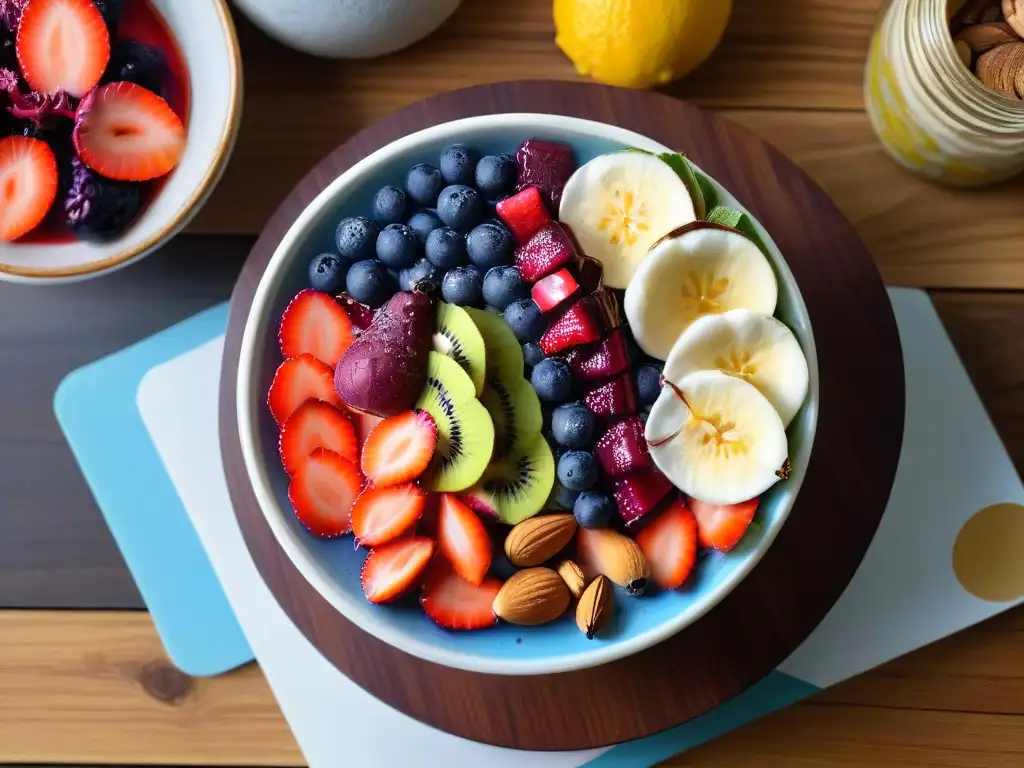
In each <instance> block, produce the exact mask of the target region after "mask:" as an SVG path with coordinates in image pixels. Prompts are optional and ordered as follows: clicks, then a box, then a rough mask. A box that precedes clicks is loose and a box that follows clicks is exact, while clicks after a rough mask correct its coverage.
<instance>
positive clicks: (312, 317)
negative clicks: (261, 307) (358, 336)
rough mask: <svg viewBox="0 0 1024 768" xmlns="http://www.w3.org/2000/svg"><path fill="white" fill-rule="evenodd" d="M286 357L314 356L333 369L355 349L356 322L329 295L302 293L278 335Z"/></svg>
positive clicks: (308, 291) (282, 320)
mask: <svg viewBox="0 0 1024 768" xmlns="http://www.w3.org/2000/svg"><path fill="white" fill-rule="evenodd" d="M277 338H278V342H279V344H280V346H281V354H282V355H284V357H286V358H288V357H298V356H299V355H303V354H310V355H312V356H313V357H315V358H316V359H317V360H319V361H320V362H321V363H324V364H326V365H329V366H331V368H333V367H334V366H335V365H337V364H338V361H339V360H341V356H342V355H344V354H345V351H346V350H347V349H348V348H349V347H350V346H352V341H353V340H354V338H355V337H354V336H353V335H352V321H351V320H350V319H349V316H348V313H347V312H346V311H345V310H344V309H342V307H341V305H340V304H338V302H337V301H335V300H334V297H333V296H331V295H330V294H327V293H321V292H320V291H315V290H313V289H312V288H307V289H306V290H304V291H300V292H299V293H298V295H296V296H295V298H293V299H292V300H291V302H290V303H289V304H288V307H287V308H286V309H285V311H284V314H283V315H282V316H281V326H280V328H279V329H278V334H277Z"/></svg>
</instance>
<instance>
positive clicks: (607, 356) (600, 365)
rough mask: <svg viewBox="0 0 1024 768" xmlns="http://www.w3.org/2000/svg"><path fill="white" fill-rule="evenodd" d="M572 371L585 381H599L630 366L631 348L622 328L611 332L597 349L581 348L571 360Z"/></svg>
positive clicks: (616, 374)
mask: <svg viewBox="0 0 1024 768" xmlns="http://www.w3.org/2000/svg"><path fill="white" fill-rule="evenodd" d="M571 366H572V373H573V375H574V376H575V377H576V378H578V379H582V380H583V381H599V380H601V379H608V378H611V377H612V376H618V375H619V374H620V373H623V372H624V371H626V370H627V369H628V368H629V350H628V349H627V348H626V338H625V334H624V333H623V332H622V329H620V328H616V329H615V330H614V331H612V332H611V333H609V334H608V335H607V336H606V337H605V338H604V339H602V340H601V343H600V344H598V345H597V349H595V350H593V351H584V350H580V351H579V352H578V353H577V354H575V355H573V357H572V360H571Z"/></svg>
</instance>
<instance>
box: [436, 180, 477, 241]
mask: <svg viewBox="0 0 1024 768" xmlns="http://www.w3.org/2000/svg"><path fill="white" fill-rule="evenodd" d="M483 215H484V201H483V200H481V199H480V193H479V192H477V191H476V190H475V189H473V188H472V187H467V186H466V185H465V184H451V185H449V186H447V187H445V188H444V189H442V190H441V194H440V196H439V197H438V198H437V217H438V218H439V219H441V221H443V222H444V224H445V226H447V227H451V228H452V229H455V230H458V231H459V232H465V233H467V234H468V233H469V231H470V230H471V229H473V227H475V226H476V225H477V224H479V223H480V219H482V218H483Z"/></svg>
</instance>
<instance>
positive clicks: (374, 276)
mask: <svg viewBox="0 0 1024 768" xmlns="http://www.w3.org/2000/svg"><path fill="white" fill-rule="evenodd" d="M396 287H397V286H396V284H395V279H394V278H393V277H392V276H391V275H390V274H389V273H388V271H387V270H386V269H385V268H384V265H383V264H381V263H380V262H379V261H377V260H376V259H364V260H363V261H357V262H356V263H355V264H353V265H352V266H351V267H349V270H348V273H347V274H346V275H345V290H346V291H348V294H349V295H350V296H351V297H352V298H353V299H355V300H356V301H358V302H359V303H361V304H365V305H366V306H368V307H370V308H371V309H376V308H377V307H380V306H383V304H384V302H386V301H387V300H388V299H389V298H390V297H391V296H392V295H394V293H395V288H396Z"/></svg>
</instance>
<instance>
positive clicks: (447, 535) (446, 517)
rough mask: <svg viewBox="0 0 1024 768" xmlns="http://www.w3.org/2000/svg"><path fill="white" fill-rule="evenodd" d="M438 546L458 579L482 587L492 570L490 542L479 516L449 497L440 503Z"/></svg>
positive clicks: (442, 498)
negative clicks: (459, 577)
mask: <svg viewBox="0 0 1024 768" xmlns="http://www.w3.org/2000/svg"><path fill="white" fill-rule="evenodd" d="M437 545H438V550H439V551H440V553H441V554H442V555H443V556H444V558H445V559H446V560H447V561H448V562H449V563H451V565H452V567H453V568H454V569H455V571H456V573H458V574H459V576H461V577H462V578H464V579H465V580H466V581H468V582H470V583H471V584H476V585H480V584H482V583H483V581H484V577H485V576H486V575H487V571H488V569H490V567H491V539H490V537H489V536H488V535H487V529H486V528H484V524H483V522H482V521H481V520H480V518H479V517H477V516H476V513H475V512H474V511H473V510H471V509H470V508H469V507H467V506H466V505H465V504H464V503H463V502H461V501H460V500H459V499H458V498H457V497H455V496H453V495H451V494H450V493H442V494H440V498H439V500H438V505H437Z"/></svg>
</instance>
